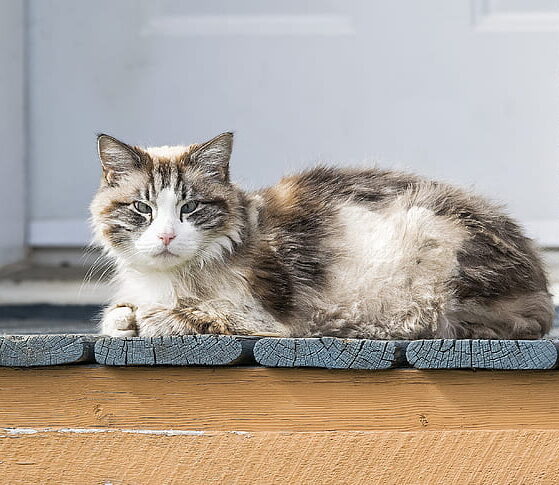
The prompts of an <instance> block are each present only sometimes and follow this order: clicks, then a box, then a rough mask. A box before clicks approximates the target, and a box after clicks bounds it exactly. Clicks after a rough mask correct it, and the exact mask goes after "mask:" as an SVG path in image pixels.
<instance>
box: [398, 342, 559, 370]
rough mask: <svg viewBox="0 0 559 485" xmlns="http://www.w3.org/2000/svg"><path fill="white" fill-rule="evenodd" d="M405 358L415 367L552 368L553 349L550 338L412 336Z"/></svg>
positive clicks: (555, 358)
mask: <svg viewBox="0 0 559 485" xmlns="http://www.w3.org/2000/svg"><path fill="white" fill-rule="evenodd" d="M406 358H407V360H408V362H409V363H410V365H412V366H413V367H415V368H416V369H495V370H524V369H552V368H554V367H555V365H556V363H557V349H556V347H555V345H554V344H553V342H551V341H550V340H446V339H438V340H414V341H412V342H410V344H409V345H408V347H407V349H406Z"/></svg>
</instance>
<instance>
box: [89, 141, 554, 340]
mask: <svg viewBox="0 0 559 485" xmlns="http://www.w3.org/2000/svg"><path fill="white" fill-rule="evenodd" d="M232 142H233V135H232V134H231V133H223V134H221V135H219V136H217V137H215V138H213V139H212V140H210V141H208V142H206V143H203V144H194V145H190V146H175V147H156V148H140V147H137V146H130V145H127V144H125V143H123V142H121V141H119V140H117V139H115V138H113V137H110V136H108V135H100V136H99V137H98V148H99V157H100V160H101V165H102V168H103V177H102V180H101V184H100V187H99V190H98V192H97V194H96V195H95V198H94V200H93V202H92V204H91V214H92V222H93V227H94V230H95V234H96V240H97V242H98V243H100V244H101V245H102V246H103V247H104V249H105V250H106V252H107V253H108V255H109V256H110V257H111V258H112V259H113V260H114V262H115V266H116V276H115V283H116V285H117V289H116V292H115V296H114V298H113V300H112V302H111V303H110V304H109V305H108V307H107V308H106V310H105V312H104V317H103V321H102V325H101V332H102V333H104V334H107V335H113V336H132V335H140V336H159V335H182V334H194V333H219V334H240V335H266V336H278V337H280V336H281V337H311V336H335V337H347V338H372V339H418V338H488V339H536V338H540V337H541V336H543V335H544V334H545V333H546V332H547V331H548V330H549V328H550V325H551V321H552V315H553V306H552V301H551V297H550V294H549V292H548V289H547V281H546V275H545V273H544V270H543V268H542V263H541V261H540V258H539V256H538V254H537V252H536V249H535V248H534V246H533V244H532V242H531V241H530V240H529V239H528V238H526V237H525V236H524V235H523V233H522V230H521V229H520V228H519V226H518V225H517V224H516V223H515V222H514V221H513V220H512V219H511V218H510V217H508V216H507V215H506V214H505V213H504V212H503V211H502V210H501V209H500V208H498V207H497V206H495V205H493V204H492V203H490V202H488V201H486V200H484V199H483V198H481V197H479V196H476V195H474V194H472V193H470V192H468V191H464V190H461V189H458V188H455V187H452V186H450V185H447V184H444V183H439V182H434V181H429V180H425V179H422V178H420V177H417V176H415V175H410V174H406V173H400V172H395V171H387V170H378V169H347V168H343V169H342V168H330V167H324V166H320V167H316V168H313V169H311V170H308V171H305V172H302V173H299V174H297V175H293V176H290V177H286V178H284V179H282V180H281V181H280V182H279V183H278V184H277V185H274V186H272V187H269V188H266V189H263V190H260V191H257V192H245V191H243V190H242V189H240V188H238V187H237V186H236V185H234V184H233V183H231V181H230V179H229V159H230V156H231V149H232Z"/></svg>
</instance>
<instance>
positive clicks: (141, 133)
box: [29, 0, 559, 246]
mask: <svg viewBox="0 0 559 485" xmlns="http://www.w3.org/2000/svg"><path fill="white" fill-rule="evenodd" d="M511 15H512V17H511ZM556 16H557V10H556V8H555V6H554V4H552V3H550V2H545V1H528V0H527V1H525V2H522V1H510V2H506V1H504V0H503V1H495V2H490V1H479V2H477V1H473V0H461V1H452V2H448V1H446V0H426V1H423V2H409V1H406V0H393V1H390V2H387V1H381V0H376V1H370V0H360V1H357V0H355V1H352V2H346V1H342V0H338V1H334V0H330V1H318V0H317V1H300V0H287V1H283V2H271V1H266V2H262V1H260V0H258V1H257V0H241V1H237V2H234V3H233V2H228V1H226V0H219V1H218V0H215V1H212V2H202V1H178V0H175V1H169V0H168V1H163V0H158V1H152V0H121V1H119V2H113V1H110V0H101V1H97V2H95V3H91V4H88V3H84V2H79V3H78V2H74V1H72V0H41V1H37V0H35V1H31V2H30V13H29V20H30V22H29V25H30V30H29V37H30V43H29V45H30V52H29V56H30V64H29V66H30V145H29V161H30V176H31V189H32V190H31V200H30V217H31V222H30V237H31V243H32V244H36V245H37V244H39V245H41V244H50V245H64V244H66V245H75V244H78V243H79V242H80V241H81V242H84V243H85V242H86V239H87V234H88V231H87V226H86V222H85V221H86V219H87V206H88V204H89V201H90V199H91V197H92V195H93V193H94V191H95V187H96V185H97V182H98V178H99V167H98V163H97V161H96V154H95V133H96V132H100V131H102V132H108V133H111V134H114V135H115V136H117V137H121V138H122V139H124V140H125V141H129V142H132V143H140V144H177V143H190V142H192V141H200V140H205V139H208V138H210V137H212V136H213V135H215V134H217V133H219V132H222V131H225V130H235V132H236V144H235V150H234V156H233V160H232V173H233V178H234V179H235V180H237V181H238V182H239V183H241V184H243V185H245V186H248V187H259V186H262V185H265V184H271V183H274V182H275V181H276V180H277V179H278V178H279V177H280V176H281V175H282V174H284V173H286V172H291V171H294V170H298V169H301V168H303V167H307V166H310V165H312V164H313V163H316V162H317V161H328V162H331V163H336V164H339V165H356V164H359V165H371V164H373V163H376V164H377V165H380V166H383V167H393V168H398V169H409V170H413V171H415V172H419V173H422V174H425V175H427V176H431V177H436V178H440V179H444V180H448V181H450V182H454V183H459V184H464V185H467V186H471V187H474V188H475V189H476V190H478V191H479V192H481V193H484V194H486V195H488V196H489V197H491V198H493V199H495V200H498V201H502V202H505V203H507V204H508V205H509V207H510V211H511V212H512V213H513V214H514V215H515V216H516V217H518V218H519V219H520V220H521V221H522V222H523V223H524V224H525V225H526V226H527V227H528V228H529V230H530V231H531V233H532V234H534V235H535V236H536V237H538V239H539V241H540V243H542V244H545V245H548V246H559V204H557V200H558V197H557V193H558V190H557V188H558V187H559V167H558V163H557V160H559V157H558V156H559V153H558V151H559V144H558V143H557V142H558V140H557V120H558V119H559V93H558V84H557V73H558V72H559V55H558V51H557V46H558V42H557V41H558V33H557V28H555V27H554V24H553V19H555V18H556ZM515 22H516V23H515ZM522 22H524V24H523V25H524V28H522V29H520V28H519V27H518V25H519V24H522ZM527 25H528V27H527ZM558 25H559V23H558ZM60 228H64V229H63V230H61V229H60Z"/></svg>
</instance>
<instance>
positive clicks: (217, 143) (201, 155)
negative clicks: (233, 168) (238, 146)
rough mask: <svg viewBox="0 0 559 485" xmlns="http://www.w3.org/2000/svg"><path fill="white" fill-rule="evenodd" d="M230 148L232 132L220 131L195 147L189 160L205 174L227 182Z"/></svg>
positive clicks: (231, 147) (231, 145)
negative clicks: (219, 133) (220, 132)
mask: <svg viewBox="0 0 559 485" xmlns="http://www.w3.org/2000/svg"><path fill="white" fill-rule="evenodd" d="M232 149H233V133H231V132H227V133H222V134H221V135H217V136H216V137H215V138H212V139H211V140H210V141H207V142H206V143H203V144H202V145H200V146H199V147H198V148H196V150H195V151H194V152H193V153H192V154H191V156H190V160H191V162H192V163H193V164H194V165H197V166H198V167H200V168H201V169H202V170H203V171H204V172H206V173H207V174H209V175H212V176H214V177H216V178H218V179H219V180H221V181H223V182H227V181H229V159H230V158H231V150H232Z"/></svg>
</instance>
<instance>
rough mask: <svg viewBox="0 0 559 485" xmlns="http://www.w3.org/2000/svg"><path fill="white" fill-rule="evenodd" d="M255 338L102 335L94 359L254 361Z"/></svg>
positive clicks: (204, 362) (118, 361)
mask: <svg viewBox="0 0 559 485" xmlns="http://www.w3.org/2000/svg"><path fill="white" fill-rule="evenodd" d="M255 341H256V339H254V338H251V337H238V336H234V337H233V336H229V335H184V336H169V337H153V338H150V337H144V338H143V337H127V338H113V337H102V338H100V339H99V340H98V341H97V343H96V344H95V361H96V362H98V363H99V364H103V365H180V366H189V365H212V366H215V365H231V364H239V363H247V362H249V363H252V362H254V359H253V354H252V349H253V347H254V342H255Z"/></svg>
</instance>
